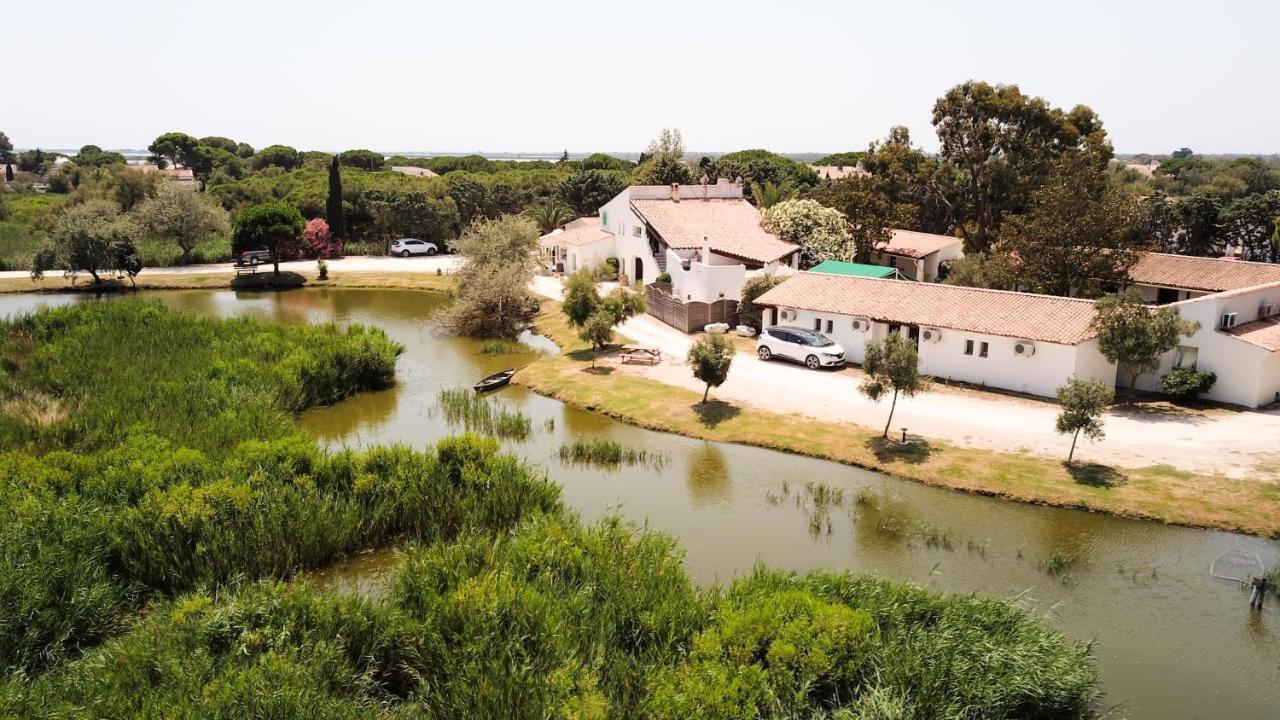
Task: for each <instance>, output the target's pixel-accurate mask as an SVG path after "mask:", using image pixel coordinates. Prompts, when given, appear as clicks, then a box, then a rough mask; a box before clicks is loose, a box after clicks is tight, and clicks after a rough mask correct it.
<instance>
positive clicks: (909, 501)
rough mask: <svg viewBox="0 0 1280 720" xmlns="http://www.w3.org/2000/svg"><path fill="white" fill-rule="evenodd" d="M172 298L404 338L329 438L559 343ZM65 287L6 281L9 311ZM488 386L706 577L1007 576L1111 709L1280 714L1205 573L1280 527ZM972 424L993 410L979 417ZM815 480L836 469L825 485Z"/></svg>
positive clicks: (395, 311) (606, 510) (385, 426)
mask: <svg viewBox="0 0 1280 720" xmlns="http://www.w3.org/2000/svg"><path fill="white" fill-rule="evenodd" d="M149 296H150V297H159V298H162V299H163V300H164V302H166V303H168V304H169V305H171V306H172V307H174V308H176V309H180V310H183V311H187V312H193V313H199V314H205V315H218V316H233V315H254V316H257V317H261V318H264V319H269V320H275V321H280V322H322V321H330V320H332V321H336V322H339V323H352V322H359V323H367V324H371V325H377V326H379V327H382V328H383V329H385V330H386V331H387V333H388V334H389V335H390V336H391V337H393V338H395V339H396V340H398V341H400V342H402V343H404V345H405V347H406V351H405V354H404V355H403V356H402V357H401V359H400V361H399V364H398V368H397V379H398V383H397V385H396V386H395V387H393V388H391V389H388V390H384V391H380V392H374V393H365V394H362V395H358V396H356V397H354V398H351V399H349V400H346V401H343V402H342V403H340V404H338V405H335V406H331V407H325V408H319V409H316V410H312V411H310V412H308V413H306V414H305V415H304V416H302V418H301V419H300V421H299V423H300V425H301V426H302V427H303V428H304V429H305V430H306V431H307V432H309V433H311V434H312V435H314V436H315V437H316V438H317V439H318V440H319V441H321V442H323V443H325V444H327V445H330V446H333V447H362V446H368V445H380V444H390V443H404V444H407V445H412V446H415V447H422V446H425V445H428V444H430V443H432V442H433V441H435V440H437V439H438V438H440V437H442V436H444V435H446V434H449V433H451V432H456V431H457V429H456V428H452V427H450V426H449V425H448V423H447V421H446V420H445V418H444V417H443V416H442V414H440V413H438V412H436V410H435V401H436V397H437V394H438V393H439V391H440V390H441V389H444V388H449V387H456V386H469V385H470V384H471V383H473V382H474V381H475V380H477V379H479V378H480V377H482V376H484V375H486V374H489V373H491V372H495V371H497V370H501V369H504V368H506V367H518V366H520V365H522V364H525V363H528V362H530V361H532V360H534V359H536V357H537V356H538V353H539V352H547V351H550V348H549V347H548V345H547V343H546V342H545V341H540V340H539V339H537V338H527V339H526V340H527V344H526V345H525V346H524V348H523V349H522V351H521V352H519V353H517V354H514V355H484V354H481V353H480V352H479V350H480V345H479V343H477V342H475V341H472V340H468V339H462V338H456V337H450V336H447V335H445V334H443V333H442V332H441V331H440V329H439V327H438V325H437V324H436V321H435V319H434V318H435V317H436V316H437V314H438V313H439V312H440V311H441V310H442V309H443V307H444V301H443V300H442V299H441V298H440V297H439V296H437V295H434V294H428V293H419V292H413V291H404V290H355V289H341V290H340V289H332V290H299V291H294V292H288V293H279V294H262V293H239V292H232V291H175V292H170V293H153V294H150V295H149ZM76 301H78V299H77V298H74V297H70V296H36V295H10V296H0V316H3V315H7V314H11V313H15V312H24V311H29V310H32V309H35V308H37V307H41V306H45V305H50V304H63V303H67V302H76ZM492 402H495V403H499V404H501V405H504V406H508V407H512V408H519V409H520V410H521V411H523V412H524V413H525V414H527V415H528V416H529V417H530V418H531V420H532V422H531V425H532V428H533V431H532V433H531V435H530V436H529V438H528V439H527V440H525V441H522V442H511V443H508V446H509V449H510V450H511V451H512V452H515V453H517V454H519V455H521V456H522V457H524V458H526V459H527V460H528V461H529V462H531V463H536V464H538V465H541V466H543V467H545V468H546V471H547V473H548V475H549V477H550V478H551V479H553V480H554V481H555V482H557V483H558V484H559V485H561V486H562V487H563V488H564V499H565V501H566V502H567V503H568V504H569V505H570V506H571V507H573V508H576V509H577V510H578V512H580V513H581V515H582V516H583V518H584V519H587V520H591V519H593V518H597V517H601V516H604V515H608V514H620V515H622V516H624V517H626V518H628V519H630V520H632V521H634V522H637V523H647V524H648V525H649V526H650V527H653V528H656V529H659V530H663V531H666V532H668V533H671V534H672V535H674V536H676V537H678V538H679V539H680V540H681V542H682V544H683V546H684V548H685V550H686V552H687V558H686V565H687V567H688V570H689V572H690V573H691V574H692V576H693V577H694V578H695V579H696V580H697V581H698V582H699V583H702V584H710V583H716V582H720V583H727V582H728V581H730V580H732V579H733V578H734V577H735V576H738V575H741V574H743V573H746V572H749V571H750V569H751V568H752V567H753V566H754V565H755V564H756V563H766V564H768V565H772V566H775V567H782V568H787V569H792V570H797V571H804V570H811V569H819V568H821V569H831V570H852V571H857V572H870V573H875V574H879V575H883V576H885V577H889V578H893V579H895V580H901V581H907V582H913V583H918V584H920V585H923V586H926V587H929V588H933V589H936V590H941V591H947V592H959V593H970V592H976V593H983V594H987V595H994V596H997V597H1001V598H1006V599H1009V600H1010V601H1012V602H1014V603H1016V604H1018V605H1019V606H1021V607H1023V608H1025V609H1026V610H1027V611H1028V612H1030V613H1033V614H1035V615H1037V616H1041V617H1044V618H1045V619H1046V621H1047V622H1049V623H1050V624H1052V625H1053V626H1055V627H1058V628H1060V629H1061V630H1063V631H1064V632H1066V633H1067V634H1068V635H1070V636H1071V637H1073V638H1076V639H1079V640H1082V641H1092V642H1094V643H1095V652H1096V654H1097V656H1098V658H1099V661H1100V666H1101V670H1102V678H1103V684H1104V689H1105V691H1106V693H1107V695H1106V698H1105V699H1104V703H1103V706H1104V708H1107V707H1112V706H1117V707H1116V709H1115V710H1114V712H1113V715H1112V716H1113V717H1133V718H1175V717H1176V718H1228V717H1229V718H1258V719H1264V718H1265V719H1268V720H1274V719H1275V718H1277V717H1280V607H1278V606H1277V603H1276V602H1275V601H1274V600H1271V601H1269V603H1268V605H1267V607H1266V609H1265V610H1264V611H1263V612H1262V613H1254V612H1250V611H1249V607H1248V595H1247V594H1246V593H1245V592H1244V591H1242V590H1241V589H1240V588H1239V587H1238V586H1236V585H1235V584H1232V583H1230V582H1225V581H1221V580H1216V579H1214V578H1212V577H1211V576H1210V573H1209V569H1210V565H1211V564H1212V563H1213V561H1214V560H1215V559H1216V558H1219V557H1220V556H1222V555H1223V554H1224V553H1242V552H1243V553H1253V554H1255V555H1257V556H1258V557H1260V558H1261V560H1262V561H1263V562H1264V563H1265V564H1266V566H1267V567H1268V568H1271V567H1274V566H1275V564H1276V563H1277V562H1280V544H1278V543H1275V542H1273V541H1269V540H1263V539H1259V538H1253V537H1248V536H1244V535H1238V534H1233V533H1225V532H1213V531H1205V530H1193V529H1188V528H1178V527H1168V526H1164V525H1159V524H1156V523H1149V522H1139V521H1132V520H1123V519H1119V518H1113V517H1108V516H1104V515H1095V514H1091V513H1086V512H1080V511H1074V510H1061V509H1054V508H1045V507H1037V506H1031V505H1024V504H1017V503H1012V502H1007V501H1001V500H996V499H992V498H984V497H978V496H973V495H967V494H963V493H959V492H952V491H948V490H942V489H937V488H930V487H926V486H923V485H920V484H917V483H912V482H909V481H903V480H898V479H895V478H892V477H887V476H884V475H881V474H878V473H873V472H868V471H864V470H859V469H856V468H850V467H846V466H843V465H839V464H836V463H831V462H826V461H821V460H815V459H811V458H804V457H798V456H794V455H788V454H785V453H779V452H774V451H769V450H762V449H757V448H750V447H741V446H735V445H726V444H720V443H711V442H704V441H700V440H693V439H689V438H684V437H680V436H675V435H667V434H662V433H657V432H652V431H648V430H642V429H639V428H636V427H632V426H629V425H624V424H622V423H619V422H616V421H613V420H610V419H608V418H605V417H603V416H600V415H596V414H593V413H589V412H585V411H581V410H577V409H574V408H571V407H568V406H566V405H564V404H563V403H560V402H558V401H555V400H551V399H548V398H544V397H541V396H539V395H536V394H534V393H532V392H529V391H527V390H524V389H523V388H519V387H509V388H506V389H504V390H501V391H499V392H497V393H495V394H494V395H493V398H492ZM975 422H976V423H980V422H981V419H980V418H976V419H975ZM583 437H603V438H612V439H614V440H617V441H618V442H620V443H623V444H624V445H627V446H631V447H635V448H641V449H644V450H646V451H647V452H648V453H650V455H651V456H652V457H656V458H658V459H659V460H660V462H661V464H660V466H655V465H654V464H652V463H651V464H649V465H646V466H631V467H624V468H621V469H618V470H602V469H598V468H588V467H580V466H573V465H569V464H565V463H562V462H560V461H559V459H558V458H557V450H558V449H559V447H560V445H561V443H563V442H566V441H568V440H570V439H573V438H583ZM819 484H821V485H824V486H826V487H827V488H834V489H835V490H837V491H838V492H837V493H836V497H830V495H829V494H828V495H826V496H825V497H824V496H823V495H824V493H823V490H822V489H820V488H819ZM395 563H396V555H395V551H394V550H387V551H381V552H376V553H370V554H368V555H363V556H359V557H356V558H354V559H352V560H350V561H348V562H345V563H342V564H340V565H338V566H336V567H334V568H330V569H329V570H327V571H325V572H323V573H320V574H319V575H318V578H319V579H320V581H321V582H324V583H328V584H330V585H331V586H333V587H337V588H340V589H348V590H355V591H360V592H368V593H377V592H379V590H380V587H381V583H382V581H383V580H385V578H386V576H387V574H388V573H389V572H390V571H391V569H393V568H394V565H395Z"/></svg>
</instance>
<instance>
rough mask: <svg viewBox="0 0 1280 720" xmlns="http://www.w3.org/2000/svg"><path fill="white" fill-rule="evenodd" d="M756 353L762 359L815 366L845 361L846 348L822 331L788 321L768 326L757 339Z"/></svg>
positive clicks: (832, 364)
mask: <svg viewBox="0 0 1280 720" xmlns="http://www.w3.org/2000/svg"><path fill="white" fill-rule="evenodd" d="M756 354H757V355H759V356H760V359H761V360H772V359H773V358H775V357H779V358H785V359H787V360H795V361H796V362H802V363H804V364H805V365H806V366H807V367H809V368H810V369H812V370H817V369H818V368H820V367H835V366H839V365H843V364H844V348H842V347H840V344H839V343H837V342H836V341H834V340H832V339H831V338H829V337H827V336H826V335H823V334H822V333H820V332H814V331H812V330H805V329H804V328H798V327H789V326H786V325H774V326H773V327H770V328H765V330H764V332H762V333H760V338H759V339H758V340H756Z"/></svg>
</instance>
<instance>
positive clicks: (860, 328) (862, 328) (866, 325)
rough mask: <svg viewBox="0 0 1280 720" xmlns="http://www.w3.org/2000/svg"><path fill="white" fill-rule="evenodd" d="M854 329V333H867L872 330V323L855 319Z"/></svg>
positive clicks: (864, 319)
mask: <svg viewBox="0 0 1280 720" xmlns="http://www.w3.org/2000/svg"><path fill="white" fill-rule="evenodd" d="M853 329H854V332H867V331H868V330H870V329H871V321H870V320H868V319H867V318H862V317H859V318H854V319H853Z"/></svg>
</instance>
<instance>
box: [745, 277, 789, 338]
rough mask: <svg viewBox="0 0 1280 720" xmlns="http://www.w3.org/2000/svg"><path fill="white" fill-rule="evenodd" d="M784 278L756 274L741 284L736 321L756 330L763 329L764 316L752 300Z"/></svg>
mask: <svg viewBox="0 0 1280 720" xmlns="http://www.w3.org/2000/svg"><path fill="white" fill-rule="evenodd" d="M785 279H786V278H782V277H778V276H771V275H757V276H756V277H753V278H751V279H750V280H748V281H747V282H746V283H745V284H744V285H743V286H742V300H740V301H739V302H738V322H739V323H741V324H743V325H747V326H750V327H753V328H755V329H757V330H761V329H763V326H762V323H763V322H764V318H763V317H761V309H760V308H759V307H757V306H756V304H755V302H754V301H755V299H756V298H758V297H760V296H761V295H763V294H765V293H766V292H768V291H769V289H770V288H772V287H775V286H776V285H778V284H780V283H781V282H782V281H783V280H785Z"/></svg>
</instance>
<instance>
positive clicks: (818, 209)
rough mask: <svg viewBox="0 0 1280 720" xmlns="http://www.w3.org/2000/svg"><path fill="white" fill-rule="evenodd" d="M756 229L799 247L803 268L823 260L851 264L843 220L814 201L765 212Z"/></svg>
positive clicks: (850, 246)
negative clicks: (762, 229) (762, 228)
mask: <svg viewBox="0 0 1280 720" xmlns="http://www.w3.org/2000/svg"><path fill="white" fill-rule="evenodd" d="M760 225H761V226H762V227H764V229H766V230H768V231H769V232H771V233H773V234H774V235H777V236H778V237H779V238H781V239H783V240H786V241H787V242H793V243H795V244H797V245H799V246H800V262H801V264H802V265H803V266H804V267H813V266H814V265H817V264H818V263H820V262H822V261H823V260H845V261H848V260H852V259H853V257H854V255H855V254H856V252H857V251H856V248H855V247H854V244H853V234H852V233H851V232H850V228H849V222H848V220H846V219H845V216H844V215H843V214H842V213H841V212H840V211H839V210H834V209H832V208H829V207H826V206H824V205H822V204H820V203H818V202H816V201H814V200H787V201H786V202H781V203H778V204H777V205H774V206H773V207H770V208H766V209H765V210H764V212H762V213H760Z"/></svg>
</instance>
